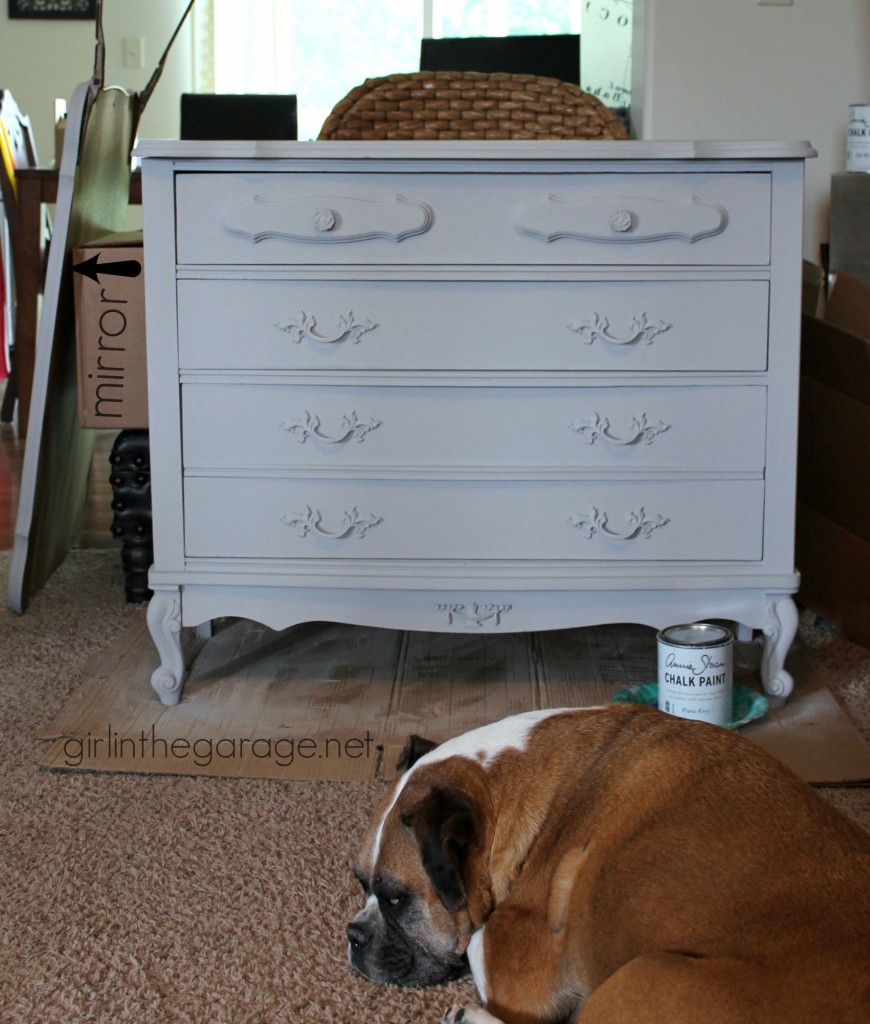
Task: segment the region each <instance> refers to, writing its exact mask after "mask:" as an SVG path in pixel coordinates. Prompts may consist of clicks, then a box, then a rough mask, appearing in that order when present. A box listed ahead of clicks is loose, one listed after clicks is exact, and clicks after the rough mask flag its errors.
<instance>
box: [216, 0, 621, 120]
mask: <svg viewBox="0 0 870 1024" xmlns="http://www.w3.org/2000/svg"><path fill="white" fill-rule="evenodd" d="M613 7H620V8H627V10H628V14H629V20H630V11H631V0H247V2H246V3H244V4H241V3H239V2H238V0H212V6H211V7H210V6H209V5H208V4H204V5H203V12H207V13H205V17H213V22H212V26H211V28H212V31H213V68H209V72H208V74H207V75H206V76H203V75H202V74H200V76H199V78H200V84H199V88H200V89H202V90H203V91H214V92H227V93H244V92H270V93H282V92H287V93H295V94H296V95H297V97H298V119H299V138H300V139H311V138H316V136H317V134H318V132H319V131H320V127H321V125H322V124H323V122H324V120H325V119H326V117H327V115H328V114H329V112H330V111H331V110H332V108H333V106H335V104H336V103H337V102H338V101H339V100H340V99H341V98H342V97H343V96H344V95H346V93H347V92H349V91H350V89H352V88H353V87H354V86H356V85H359V84H361V83H362V82H363V81H365V79H366V78H375V77H378V76H380V75H388V74H394V73H398V72H408V71H416V70H418V68H419V66H420V40H421V39H422V38H423V37H424V36H434V37H441V36H475V35H480V36H491V35H492V36H499V35H529V34H541V35H544V34H551V33H563V32H570V33H575V34H576V33H579V32H580V28H581V18H582V17H583V16H584V9H586V13H585V16H586V18H587V19H590V20H591V23H592V24H596V23H600V24H601V25H604V24H605V22H607V21H608V19H607V18H603V17H602V10H603V9H604V8H613ZM616 20H617V19H616V17H614V19H613V21H612V22H610V24H609V25H608V28H611V27H613V26H615V24H616ZM596 27H597V26H596ZM205 34H206V36H210V35H211V33H210V32H208V31H206V33H205ZM629 34H630V29H629ZM624 65H625V60H621V62H620V73H623V71H624ZM584 82H585V79H584ZM584 87H586V88H588V86H584ZM601 94H602V98H605V101H607V102H609V100H608V99H607V97H605V96H604V95H603V93H601Z"/></svg>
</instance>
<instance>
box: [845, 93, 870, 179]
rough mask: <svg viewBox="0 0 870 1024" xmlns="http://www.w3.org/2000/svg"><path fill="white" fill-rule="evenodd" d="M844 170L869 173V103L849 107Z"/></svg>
mask: <svg viewBox="0 0 870 1024" xmlns="http://www.w3.org/2000/svg"><path fill="white" fill-rule="evenodd" d="M846 170H847V171H864V172H865V173H866V172H868V171H870V103H853V104H851V106H850V107H849V128H848V132H847V135H846Z"/></svg>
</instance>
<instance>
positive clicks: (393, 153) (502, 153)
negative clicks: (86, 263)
mask: <svg viewBox="0 0 870 1024" xmlns="http://www.w3.org/2000/svg"><path fill="white" fill-rule="evenodd" d="M134 154H135V155H136V156H138V157H141V158H142V159H145V160H148V159H163V160H203V159H205V160H292V161H297V160H303V161H306V160H311V161H323V160H335V159H338V160H360V159H362V160H367V159H371V160H429V161H431V160H448V161H449V160H498V161H504V160H508V161H511V160H516V161H527V160H532V161H563V160H568V161H583V162H587V161H592V162H596V163H597V162H604V161H606V162H613V161H617V162H618V161H622V160H627V161H647V160H681V161H682V160H805V159H808V158H810V157H814V156H815V155H816V151H815V150H814V149H813V148H812V146H811V145H810V144H809V142H790V141H769V142H762V141H744V142H741V141H718V140H711V141H662V142H641V141H633V140H630V141H609V142H604V141H594V140H573V139H564V140H554V141H520V140H511V141H505V142H502V141H472V140H457V141H434V142H433V141H407V142H398V141H377V142H274V141H231V142H227V141H213V142H212V141H205V142H203V141H190V140H179V139H146V140H143V141H141V142H140V143H139V144H138V145H137V147H136V149H135V151H134Z"/></svg>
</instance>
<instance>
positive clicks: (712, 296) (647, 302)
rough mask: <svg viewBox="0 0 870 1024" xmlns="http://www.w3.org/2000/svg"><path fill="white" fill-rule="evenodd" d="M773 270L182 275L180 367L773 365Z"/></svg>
mask: <svg viewBox="0 0 870 1024" xmlns="http://www.w3.org/2000/svg"><path fill="white" fill-rule="evenodd" d="M768 289H769V286H768V283H767V281H763V280H754V281H753V280H737V281H692V280H669V281H583V282H560V283H552V282H551V283H542V282H541V283H539V282H534V281H513V282H504V281H497V282H496V281H396V280H389V281H388V280H383V281H262V280H261V281H239V280H233V279H230V280H223V281H219V280H212V281H209V280H204V281H199V280H185V281H181V282H179V288H178V322H179V360H180V364H181V367H182V368H183V369H212V368H217V367H221V368H224V369H232V368H237V369H249V370H253V369H287V370H294V369H337V370H343V369H349V370H368V369H406V370H448V369H449V370H476V369H481V370H482V369H498V370H595V371H598V370H601V371H605V372H607V371H615V372H621V371H629V372H638V371H647V370H664V371H680V370H701V371H703V370H712V371H719V370H726V371H727V370H753V371H755V370H764V369H765V368H766V367H767V329H768Z"/></svg>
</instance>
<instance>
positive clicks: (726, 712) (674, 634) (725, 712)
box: [657, 622, 734, 725]
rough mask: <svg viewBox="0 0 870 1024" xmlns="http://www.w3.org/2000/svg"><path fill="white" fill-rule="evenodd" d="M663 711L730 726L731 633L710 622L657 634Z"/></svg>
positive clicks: (662, 631)
mask: <svg viewBox="0 0 870 1024" xmlns="http://www.w3.org/2000/svg"><path fill="white" fill-rule="evenodd" d="M657 639H658V663H659V687H658V706H659V709H660V710H661V711H666V712H667V713H668V714H670V715H677V716H678V717H679V718H694V719H696V720H697V721H699V722H712V723H713V724H714V725H727V724H728V722H729V721H730V720H731V701H732V688H733V686H732V678H733V677H732V644H733V639H734V638H733V636H732V634H731V630H729V629H726V628H725V627H724V626H717V625H714V624H713V623H709V622H695V623H691V624H689V625H685V626H670V627H668V629H663V630H661V632H660V633H659V634H658V637H657Z"/></svg>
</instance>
